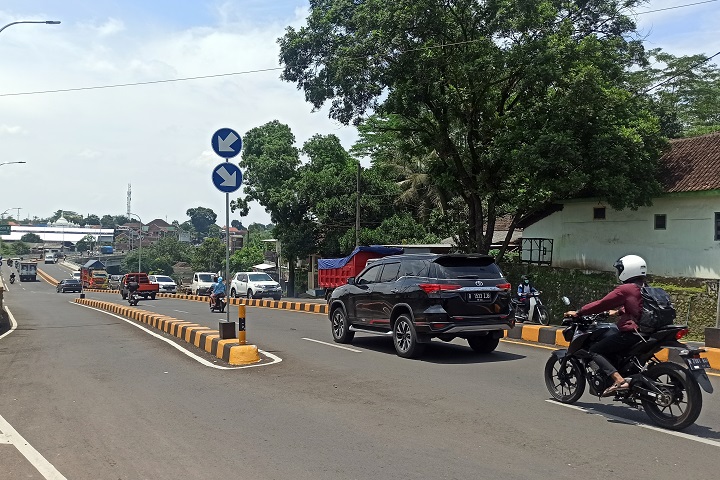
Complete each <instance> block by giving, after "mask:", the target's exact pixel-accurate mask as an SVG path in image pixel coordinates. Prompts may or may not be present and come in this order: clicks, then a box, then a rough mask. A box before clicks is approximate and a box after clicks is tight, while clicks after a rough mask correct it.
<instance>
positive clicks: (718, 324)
mask: <svg viewBox="0 0 720 480" xmlns="http://www.w3.org/2000/svg"><path fill="white" fill-rule="evenodd" d="M715 328H720V280H718V284H717V312H716V314H715Z"/></svg>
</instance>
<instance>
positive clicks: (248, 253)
mask: <svg viewBox="0 0 720 480" xmlns="http://www.w3.org/2000/svg"><path fill="white" fill-rule="evenodd" d="M264 261H265V256H264V254H263V248H262V246H261V245H260V242H259V241H257V242H254V243H252V244H250V245H246V246H244V247H243V248H241V249H240V250H237V251H236V252H235V253H233V254H232V256H231V257H230V272H231V273H235V272H247V271H249V270H251V269H252V267H253V266H254V265H258V264H260V263H263V262H264Z"/></svg>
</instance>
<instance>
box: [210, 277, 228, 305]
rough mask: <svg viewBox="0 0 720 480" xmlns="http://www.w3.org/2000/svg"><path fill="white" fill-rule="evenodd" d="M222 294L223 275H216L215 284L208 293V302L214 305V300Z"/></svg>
mask: <svg viewBox="0 0 720 480" xmlns="http://www.w3.org/2000/svg"><path fill="white" fill-rule="evenodd" d="M224 296H225V282H224V281H223V277H218V279H217V282H215V285H214V286H213V291H212V293H211V294H210V303H211V304H212V305H214V304H215V302H216V300H218V299H220V298H223V297H224Z"/></svg>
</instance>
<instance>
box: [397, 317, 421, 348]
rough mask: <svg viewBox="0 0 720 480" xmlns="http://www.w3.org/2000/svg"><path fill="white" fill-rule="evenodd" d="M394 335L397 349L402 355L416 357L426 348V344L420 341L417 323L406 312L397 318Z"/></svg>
mask: <svg viewBox="0 0 720 480" xmlns="http://www.w3.org/2000/svg"><path fill="white" fill-rule="evenodd" d="M392 336H393V343H394V344H395V351H396V352H397V354H398V356H400V357H403V358H415V357H417V356H418V355H420V354H421V353H422V352H423V350H425V344H422V343H419V342H418V336H417V332H416V331H415V325H413V323H412V320H410V317H409V316H408V315H406V314H402V315H400V316H399V317H398V318H397V320H395V325H394V326H393V334H392Z"/></svg>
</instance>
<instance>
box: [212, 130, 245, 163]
mask: <svg viewBox="0 0 720 480" xmlns="http://www.w3.org/2000/svg"><path fill="white" fill-rule="evenodd" d="M210 143H211V144H212V148H213V150H214V151H215V153H216V154H218V155H219V156H221V157H223V158H232V157H234V156H236V155H237V154H238V153H240V150H242V138H240V135H238V133H237V132H236V131H235V130H233V129H232V128H221V129H220V130H218V131H217V132H215V133H214V134H213V136H212V140H211V142H210Z"/></svg>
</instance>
